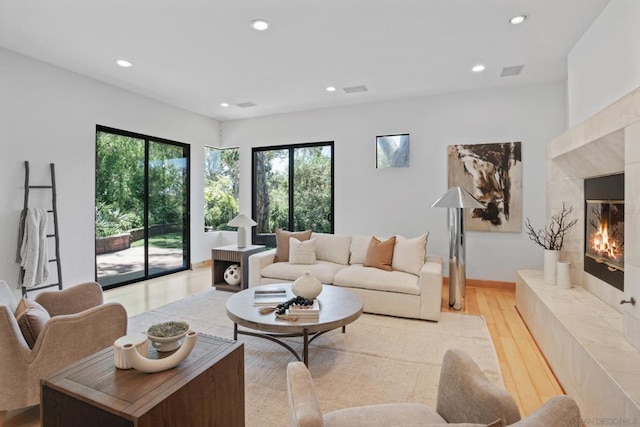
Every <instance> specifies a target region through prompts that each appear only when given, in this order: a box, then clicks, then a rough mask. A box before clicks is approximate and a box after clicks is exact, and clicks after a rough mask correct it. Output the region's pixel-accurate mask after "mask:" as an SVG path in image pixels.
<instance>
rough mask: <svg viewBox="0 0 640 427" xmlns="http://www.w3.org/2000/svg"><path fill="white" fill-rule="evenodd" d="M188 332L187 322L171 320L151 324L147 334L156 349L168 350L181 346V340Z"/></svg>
mask: <svg viewBox="0 0 640 427" xmlns="http://www.w3.org/2000/svg"><path fill="white" fill-rule="evenodd" d="M188 332H189V324H188V323H187V322H180V321H169V322H163V323H157V324H155V325H152V326H150V327H149V329H147V336H148V337H149V340H150V341H151V345H153V347H154V348H155V349H156V350H158V351H160V352H167V351H173V350H176V349H178V348H180V346H181V345H182V342H181V340H182V339H183V338H184V337H185V336H186V335H187V333H188Z"/></svg>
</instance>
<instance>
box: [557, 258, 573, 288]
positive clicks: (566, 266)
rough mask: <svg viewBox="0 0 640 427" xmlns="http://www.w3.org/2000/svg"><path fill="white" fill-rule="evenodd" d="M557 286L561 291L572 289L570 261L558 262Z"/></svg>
mask: <svg viewBox="0 0 640 427" xmlns="http://www.w3.org/2000/svg"><path fill="white" fill-rule="evenodd" d="M556 284H557V285H558V287H559V288H561V289H571V263H570V262H569V261H558V264H557V272H556Z"/></svg>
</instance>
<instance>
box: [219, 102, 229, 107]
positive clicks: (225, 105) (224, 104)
mask: <svg viewBox="0 0 640 427" xmlns="http://www.w3.org/2000/svg"><path fill="white" fill-rule="evenodd" d="M220 106H221V107H228V106H229V104H228V103H226V102H223V103H222V104H220Z"/></svg>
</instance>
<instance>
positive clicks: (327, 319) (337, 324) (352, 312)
mask: <svg viewBox="0 0 640 427" xmlns="http://www.w3.org/2000/svg"><path fill="white" fill-rule="evenodd" d="M282 288H285V289H286V290H287V293H288V295H289V296H290V298H293V296H294V295H293V293H292V292H291V283H281V284H274V285H263V286H260V287H259V289H261V290H268V289H282ZM255 289H257V288H250V289H245V290H243V291H241V292H238V293H237V294H234V295H232V296H231V297H230V298H229V299H228V300H227V316H229V319H231V320H232V321H233V339H234V340H237V339H238V334H241V335H250V336H254V337H259V338H264V339H268V340H270V341H273V342H276V343H278V344H280V345H281V346H283V347H284V348H286V349H287V350H289V351H290V352H291V353H292V354H293V355H294V356H295V357H296V359H298V360H301V361H303V362H304V364H305V365H307V366H308V365H309V343H310V342H312V341H313V340H314V339H316V338H317V337H319V336H320V335H322V334H324V333H325V332H329V331H331V330H333V329H337V328H342V333H344V332H345V330H346V325H348V324H349V323H351V322H353V321H354V320H356V319H357V318H358V317H360V315H361V314H362V307H363V304H362V299H361V298H360V297H359V296H358V295H356V294H354V293H352V292H349V291H348V290H346V289H342V288H340V287H337V286H330V285H323V286H322V293H320V295H319V296H318V301H319V302H320V318H319V320H317V321H308V320H301V319H299V320H297V321H289V320H280V319H277V318H276V316H275V314H274V313H269V314H260V312H259V307H254V306H253V293H254V291H255ZM238 325H240V326H243V327H245V328H249V329H253V331H247V330H244V329H238ZM254 331H257V332H254ZM289 337H302V338H303V352H302V356H301V355H300V353H298V352H297V351H296V350H294V349H293V348H292V347H291V346H290V345H289V344H288V343H286V342H284V341H283V340H281V338H289Z"/></svg>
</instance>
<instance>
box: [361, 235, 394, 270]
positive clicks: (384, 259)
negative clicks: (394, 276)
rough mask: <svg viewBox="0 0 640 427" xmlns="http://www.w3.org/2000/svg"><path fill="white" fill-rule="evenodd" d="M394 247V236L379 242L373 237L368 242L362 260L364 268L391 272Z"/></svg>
mask: <svg viewBox="0 0 640 427" xmlns="http://www.w3.org/2000/svg"><path fill="white" fill-rule="evenodd" d="M395 245H396V236H393V237H392V238H390V239H388V240H385V241H384V242H381V241H380V240H378V239H376V238H375V236H374V237H372V238H371V241H370V242H369V248H368V249H367V256H366V258H365V260H364V266H365V267H375V268H379V269H381V270H387V271H392V270H393V268H392V267H391V263H392V261H393V247H394V246H395Z"/></svg>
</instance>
